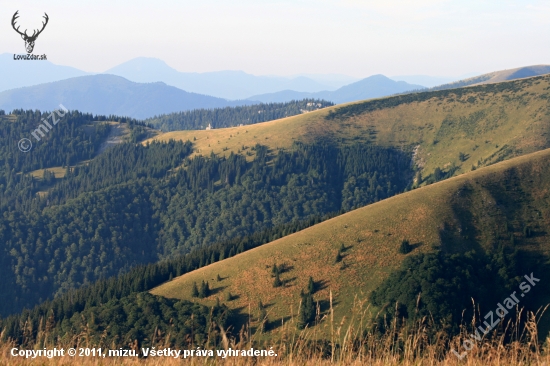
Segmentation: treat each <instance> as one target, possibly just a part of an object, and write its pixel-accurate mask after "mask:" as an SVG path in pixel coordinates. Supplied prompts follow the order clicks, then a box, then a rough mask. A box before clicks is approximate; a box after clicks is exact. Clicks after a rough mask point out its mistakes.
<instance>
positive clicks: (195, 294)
mask: <svg viewBox="0 0 550 366" xmlns="http://www.w3.org/2000/svg"><path fill="white" fill-rule="evenodd" d="M191 297H199V289H198V288H197V283H196V282H193V288H192V289H191Z"/></svg>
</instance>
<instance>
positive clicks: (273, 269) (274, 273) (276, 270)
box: [271, 263, 280, 277]
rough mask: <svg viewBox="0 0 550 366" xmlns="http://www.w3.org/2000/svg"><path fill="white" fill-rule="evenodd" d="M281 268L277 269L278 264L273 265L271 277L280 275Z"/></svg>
mask: <svg viewBox="0 0 550 366" xmlns="http://www.w3.org/2000/svg"><path fill="white" fill-rule="evenodd" d="M279 273H280V272H279V267H277V264H275V263H273V267H271V275H272V276H273V277H275V276H277V275H278V274H279Z"/></svg>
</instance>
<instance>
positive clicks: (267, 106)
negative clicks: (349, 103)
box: [144, 99, 334, 132]
mask: <svg viewBox="0 0 550 366" xmlns="http://www.w3.org/2000/svg"><path fill="white" fill-rule="evenodd" d="M333 105H334V103H332V102H328V101H326V100H320V99H304V100H293V101H290V102H286V103H261V104H254V105H249V106H238V107H225V108H215V109H194V110H192V111H186V112H178V113H170V114H164V115H160V116H155V117H153V118H149V119H146V120H145V121H144V122H145V123H147V124H149V125H151V126H152V127H154V128H157V129H160V130H162V131H165V132H166V131H177V130H202V129H205V128H206V127H207V126H208V125H209V124H210V125H211V126H212V128H223V127H234V126H238V125H240V124H243V125H251V124H254V123H260V122H266V121H272V120H275V119H279V118H284V117H290V116H295V115H297V114H301V113H303V112H305V111H308V112H310V111H314V110H317V109H320V108H325V107H330V106H333Z"/></svg>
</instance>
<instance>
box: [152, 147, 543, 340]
mask: <svg viewBox="0 0 550 366" xmlns="http://www.w3.org/2000/svg"><path fill="white" fill-rule="evenodd" d="M548 158H550V149H549V150H544V151H541V152H537V153H533V154H530V155H526V156H522V157H519V158H515V159H512V160H508V161H505V162H502V163H499V164H495V165H492V166H490V167H487V168H483V169H479V170H476V171H474V172H470V173H468V174H463V175H460V176H457V177H454V178H451V179H448V180H445V181H442V182H439V183H436V184H432V185H430V186H427V187H422V188H419V189H416V190H413V191H410V192H407V193H404V194H401V195H398V196H395V197H392V198H389V199H386V200H383V201H381V202H377V203H375V204H372V205H368V206H366V207H363V208H360V209H357V210H354V211H351V212H348V213H346V214H344V215H341V216H338V217H335V218H333V219H330V220H327V221H325V222H322V223H320V224H318V225H315V226H313V227H310V228H308V229H305V230H302V231H300V232H297V233H295V234H291V235H287V236H285V237H283V238H281V239H278V240H275V241H272V242H270V243H268V244H265V245H263V246H260V247H258V248H255V249H252V250H250V251H247V252H245V253H242V254H239V255H237V256H234V257H231V258H227V259H225V260H223V261H220V262H216V263H213V264H211V265H209V266H206V267H203V268H200V269H198V270H195V271H192V272H190V273H187V274H185V275H183V276H180V277H177V278H175V279H173V280H172V281H170V282H166V283H164V284H163V285H161V286H159V287H157V288H155V289H153V290H152V291H151V292H152V293H153V294H155V295H160V296H165V297H168V298H177V299H184V300H189V301H198V302H200V303H202V304H204V305H207V306H213V305H214V304H215V303H216V298H219V299H220V301H222V302H225V299H226V294H227V293H231V295H233V296H234V297H235V299H234V300H232V301H229V302H226V304H227V305H228V306H229V307H230V308H232V309H235V310H237V311H239V312H241V313H243V314H248V312H249V310H248V309H249V308H251V309H255V308H256V307H257V304H258V302H259V301H262V303H263V304H264V305H266V306H267V311H268V316H269V320H270V321H271V322H272V323H273V324H276V325H277V327H275V329H274V330H272V331H271V334H270V337H273V338H274V339H278V338H280V337H282V335H281V334H280V330H279V326H278V325H280V324H282V323H284V322H286V321H287V319H289V318H290V317H292V314H296V312H297V309H296V306H297V304H298V303H299V301H300V296H299V293H300V290H301V289H306V288H307V281H308V278H309V276H311V277H312V278H313V279H314V280H315V281H316V282H317V283H318V285H319V286H318V287H319V290H318V291H317V292H316V293H315V295H314V300H315V301H319V302H320V306H321V312H322V313H323V314H326V313H327V308H328V303H327V300H328V298H329V293H330V291H332V294H333V296H334V315H335V316H336V317H337V318H339V319H343V321H344V324H345V325H346V324H349V322H350V321H351V320H350V318H349V316H347V315H348V314H349V312H350V309H351V308H352V307H353V306H354V301H356V300H354V299H355V296H357V297H358V298H359V299H360V300H364V299H366V298H367V295H368V294H369V293H370V292H371V291H372V290H374V289H375V288H376V287H377V286H378V285H379V284H380V283H381V282H382V281H383V280H384V279H385V278H386V277H387V276H388V274H389V273H390V272H391V271H393V270H395V269H397V268H398V267H399V266H400V265H401V262H402V261H403V259H404V258H405V255H403V254H400V253H399V251H398V248H399V245H400V243H401V241H402V240H403V239H407V240H409V241H410V242H411V243H412V244H415V246H416V248H415V250H414V251H413V252H412V254H416V253H419V252H430V251H433V250H434V248H432V244H436V245H439V244H440V242H441V238H440V230H441V229H442V227H443V226H444V224H445V223H451V224H452V223H453V222H455V221H456V217H455V214H456V213H455V212H454V210H453V208H452V205H451V204H450V201H449V200H451V199H453V197H455V196H456V194H455V193H456V192H458V191H459V190H460V189H461V187H463V186H464V185H465V184H473V185H474V186H477V187H478V188H477V189H478V190H479V191H480V192H482V195H484V196H487V197H490V192H487V193H486V192H485V191H483V189H484V188H483V186H484V185H485V184H488V183H487V182H486V183H480V182H482V181H483V180H485V179H489V180H490V181H489V183H490V182H491V181H499V180H500V179H502V178H504V177H505V172H506V171H508V170H509V169H524V170H525V173H522V174H525V177H526V179H525V181H526V182H527V184H530V185H529V187H528V189H529V191H530V192H531V193H532V194H533V196H534V197H537V195H539V194H540V195H542V196H547V194H548V188H549V185H548V182H547V183H544V179H545V178H544V177H548V175H550V169H549V167H548V164H547V161H548ZM534 176H540V179H542V182H538V181H533V180H532V179H533V177H534ZM529 181H531V182H533V183H528V182H529ZM542 196H541V199H540V201H541V202H543V201H545V200H546V199H543V198H542ZM484 201H487V199H484ZM525 205H526V206H527V205H532V203H528V202H526V203H525ZM541 210H542V208H541ZM480 211H482V209H480ZM485 212H487V210H486V209H485ZM490 217H493V216H490ZM482 223H483V222H482V221H481V220H479V222H478V225H481V224H482ZM486 224H487V225H489V226H491V225H493V223H492V222H486ZM457 225H458V226H460V224H457ZM548 225H549V226H550V223H548ZM484 240H485V241H487V242H488V243H491V242H492V238H486V239H484V238H480V239H479V241H480V242H481V243H484ZM533 240H535V239H533ZM536 240H538V241H537V242H536V243H535V242H534V244H533V245H534V246H533V250H534V251H541V250H542V251H544V250H546V251H547V250H548V249H549V246H548V242H547V237H546V236H543V237H540V238H536ZM342 244H344V246H345V247H346V248H347V249H346V251H345V252H344V259H343V262H344V263H345V268H343V269H342V264H341V263H335V257H336V253H337V251H338V249H339V248H340V246H341V245H342ZM523 248H524V249H527V248H528V245H526V244H524V245H523ZM274 263H276V264H278V265H281V264H284V265H286V266H287V268H288V270H287V271H285V272H284V273H282V275H281V280H282V281H283V282H285V285H284V286H283V287H278V288H273V278H272V276H271V267H272V265H273V264H274ZM217 275H219V276H220V277H221V278H222V280H221V281H219V282H218V281H217V280H216V278H217ZM203 280H204V281H209V284H210V287H211V289H212V292H213V294H212V295H210V296H209V297H208V298H206V299H200V300H199V299H195V298H192V297H191V288H192V284H193V282H196V283H198V284H200V283H201V281H203ZM544 301H546V299H544V300H543V302H544ZM372 310H373V311H376V309H372ZM317 328H319V334H318V336H321V337H324V336H326V335H328V334H329V333H330V329H331V328H330V323H328V322H326V321H323V322H321V323H320V324H319V325H318V327H317Z"/></svg>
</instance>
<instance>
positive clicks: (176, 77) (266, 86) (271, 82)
mask: <svg viewBox="0 0 550 366" xmlns="http://www.w3.org/2000/svg"><path fill="white" fill-rule="evenodd" d="M105 73H106V74H113V75H118V76H122V77H124V78H126V79H128V80H131V81H135V82H139V83H151V82H156V81H162V82H164V83H166V84H167V85H172V86H175V87H177V88H180V89H183V90H187V91H189V92H193V93H199V94H206V95H212V96H215V97H219V98H225V99H233V100H234V99H246V98H249V97H250V96H251V95H255V94H264V93H271V92H276V91H280V90H285V89H291V90H296V91H300V92H317V91H321V90H326V89H330V90H333V89H336V88H337V87H338V86H342V85H345V84H346V81H344V82H340V83H337V84H336V85H338V86H337V87H336V88H335V87H333V86H332V85H329V84H333V85H334V83H335V82H336V81H335V79H334V78H333V79H332V83H331V82H330V81H329V82H328V83H319V82H317V81H315V80H313V79H311V78H309V77H305V76H297V77H294V78H284V77H280V76H255V75H251V74H247V73H245V72H244V71H230V70H226V71H215V72H205V73H196V72H179V71H177V70H176V69H174V68H171V67H170V66H168V65H167V64H166V63H165V62H164V61H162V60H159V59H155V58H147V57H138V58H135V59H132V60H130V61H127V62H124V63H122V64H120V65H118V66H115V67H113V68H112V69H109V70H107V71H105ZM329 80H330V79H329ZM249 99H250V98H249Z"/></svg>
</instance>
